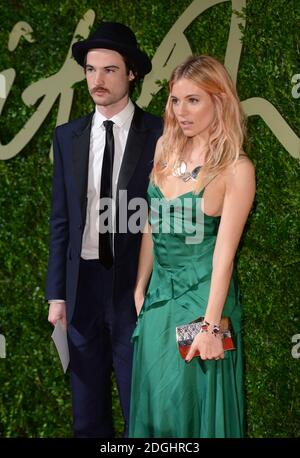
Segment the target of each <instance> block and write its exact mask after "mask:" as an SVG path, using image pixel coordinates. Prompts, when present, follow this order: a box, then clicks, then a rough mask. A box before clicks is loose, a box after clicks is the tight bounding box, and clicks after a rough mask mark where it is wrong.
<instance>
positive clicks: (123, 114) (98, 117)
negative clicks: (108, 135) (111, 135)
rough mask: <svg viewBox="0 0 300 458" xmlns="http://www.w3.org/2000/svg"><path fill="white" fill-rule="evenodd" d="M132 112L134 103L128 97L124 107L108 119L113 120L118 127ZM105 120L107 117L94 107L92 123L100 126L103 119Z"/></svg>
mask: <svg viewBox="0 0 300 458" xmlns="http://www.w3.org/2000/svg"><path fill="white" fill-rule="evenodd" d="M133 112H134V104H133V103H132V101H131V100H130V99H129V100H128V104H127V105H126V107H125V108H123V110H122V111H120V112H119V113H117V114H115V115H114V116H113V117H112V118H110V121H113V122H114V123H115V124H116V125H117V126H118V127H122V126H123V125H124V124H125V123H126V121H127V120H128V119H129V118H130V117H131V116H132V115H133ZM106 120H107V118H106V117H105V116H103V114H102V113H100V111H99V110H97V108H95V115H94V124H96V125H97V126H99V127H101V126H102V125H103V121H106Z"/></svg>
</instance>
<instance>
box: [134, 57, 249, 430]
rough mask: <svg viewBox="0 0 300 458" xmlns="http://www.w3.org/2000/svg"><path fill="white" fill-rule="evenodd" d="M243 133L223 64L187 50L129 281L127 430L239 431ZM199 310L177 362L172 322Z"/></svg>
mask: <svg viewBox="0 0 300 458" xmlns="http://www.w3.org/2000/svg"><path fill="white" fill-rule="evenodd" d="M244 132H245V129H244V116H243V113H242V110H241V106H240V102H239V99H238V96H237V94H236V90H235V87H234V85H233V83H232V81H231V79H230V77H229V75H228V73H227V71H226V69H225V67H224V66H223V65H222V64H221V63H219V62H218V61H217V60H216V59H214V58H212V57H209V56H198V57H190V58H189V59H187V60H186V61H185V62H184V63H183V64H181V65H179V66H178V67H177V68H176V69H175V70H174V72H173V74H172V76H171V79H170V82H169V97H168V101H167V106H166V110H165V127H164V132H163V135H162V137H161V138H160V139H159V141H158V144H157V148H156V153H155V159H154V167H153V170H152V173H151V181H150V185H149V188H148V199H149V205H150V208H151V211H150V216H149V224H148V225H147V227H146V230H145V233H144V235H143V239H142V245H141V251H140V260H139V269H138V276H137V281H136V288H135V302H136V309H137V313H138V314H139V319H138V324H137V327H136V330H135V333H134V336H133V341H134V367H133V378H132V391H131V416H130V437H210V438H211V437H242V436H243V387H242V372H243V368H242V352H241V306H240V302H239V291H238V286H237V282H236V277H235V270H234V258H235V254H236V250H237V248H238V244H239V241H240V238H241V235H242V232H243V228H244V225H245V223H246V220H247V217H248V214H249V211H250V209H251V206H252V202H253V199H254V195H255V171H254V167H253V164H252V163H251V161H250V160H249V159H248V158H247V156H246V155H245V153H244V152H243V149H242V148H243V141H244ZM166 210H168V211H166ZM191 229H194V232H195V233H194V235H193V233H192V232H191ZM149 280H150V283H149ZM199 317H204V321H203V323H202V324H203V325H202V327H201V329H200V332H199V333H198V334H197V335H196V337H195V339H194V341H193V344H192V346H191V348H190V350H189V352H188V354H187V356H186V360H185V361H184V359H182V358H181V357H180V355H179V352H178V348H177V344H176V338H175V328H176V327H177V326H180V325H183V324H187V323H189V322H191V321H193V320H195V319H197V318H199ZM222 317H227V318H229V320H230V322H231V326H232V333H233V338H234V341H235V346H236V349H235V350H232V351H225V352H224V349H223V343H222V334H221V332H220V322H221V318H222ZM197 351H198V353H199V354H200V357H194V355H195V353H196V352H197ZM186 363H188V364H186Z"/></svg>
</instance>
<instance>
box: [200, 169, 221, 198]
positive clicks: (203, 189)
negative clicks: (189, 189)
mask: <svg viewBox="0 0 300 458" xmlns="http://www.w3.org/2000/svg"><path fill="white" fill-rule="evenodd" d="M218 175H220V174H219V173H217V174H216V175H214V176H213V177H212V178H211V179H210V180H209V181H208V182H207V183H206V184H205V186H204V187H203V188H202V194H203V193H204V191H205V188H206V186H207V185H209V183H211V182H212V181H213V180H214V179H215V178H216V177H217V176H218Z"/></svg>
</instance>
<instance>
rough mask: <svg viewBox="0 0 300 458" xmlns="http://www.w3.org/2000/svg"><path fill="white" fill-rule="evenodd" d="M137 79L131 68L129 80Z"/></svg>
mask: <svg viewBox="0 0 300 458" xmlns="http://www.w3.org/2000/svg"><path fill="white" fill-rule="evenodd" d="M134 79H135V76H134V74H133V72H132V70H129V81H133V80H134Z"/></svg>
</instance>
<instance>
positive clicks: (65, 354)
mask: <svg viewBox="0 0 300 458" xmlns="http://www.w3.org/2000/svg"><path fill="white" fill-rule="evenodd" d="M51 337H52V340H53V342H54V344H55V346H56V349H57V352H58V355H59V358H60V361H61V364H62V367H63V371H64V372H66V371H67V369H68V365H69V362H70V355H69V347H68V339H67V332H66V331H65V329H64V328H63V327H62V324H61V322H60V320H58V321H57V322H56V325H55V327H54V331H53V332H52V335H51Z"/></svg>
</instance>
